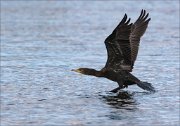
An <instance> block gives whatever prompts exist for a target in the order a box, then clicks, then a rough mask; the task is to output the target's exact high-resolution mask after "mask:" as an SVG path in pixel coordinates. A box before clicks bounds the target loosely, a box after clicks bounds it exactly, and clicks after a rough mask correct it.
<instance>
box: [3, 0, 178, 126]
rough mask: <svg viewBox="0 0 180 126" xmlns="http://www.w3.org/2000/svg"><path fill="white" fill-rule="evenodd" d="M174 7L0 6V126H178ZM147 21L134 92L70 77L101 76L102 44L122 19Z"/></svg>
mask: <svg viewBox="0 0 180 126" xmlns="http://www.w3.org/2000/svg"><path fill="white" fill-rule="evenodd" d="M178 3H179V2H178V1H151V2H150V0H149V1H139V2H135V1H127V2H126V1H110V2H105V1H98V2H97V1H96V2H93V1H86V2H83V1H75V2H74V1H66V2H65V1H58V2H55V1H50V0H49V1H48V0H47V1H29V2H27V1H14V2H13V1H1V125H2V126H8V125H20V126H26V125H39V126H40V125H70V126H96V125H101V126H102V125H103V126H106V125H107V126H119V125H125V126H140V125H142V126H152V125H153V126H156V125H160V126H162V125H166V126H178V125H179V116H180V115H179V18H180V17H179V4H178ZM141 9H146V10H147V11H148V12H149V13H150V17H151V21H150V24H149V27H148V29H147V31H146V33H145V35H144V36H143V38H142V39H141V45H140V50H139V55H138V58H137V61H136V63H135V67H134V71H133V74H134V75H136V76H137V77H139V78H140V79H141V80H144V81H148V82H151V83H152V84H153V85H154V87H155V88H156V90H157V92H156V93H148V92H146V91H143V90H142V89H140V88H138V87H137V86H136V85H134V86H130V87H129V88H128V89H125V90H124V91H123V92H120V93H119V94H112V93H109V92H108V91H109V90H111V89H113V88H116V87H117V83H115V82H112V81H109V80H107V79H103V78H95V77H90V76H83V75H80V74H77V73H74V72H72V71H71V69H74V68H79V67H92V68H96V69H101V68H102V67H103V66H104V64H105V62H106V58H107V57H106V49H105V45H104V43H103V42H104V39H105V38H106V37H107V36H108V35H109V34H110V33H111V32H112V30H113V29H114V28H115V27H116V25H117V24H118V23H119V21H120V20H121V19H122V17H123V15H124V13H127V14H128V16H129V17H131V18H132V22H134V21H135V20H136V19H137V17H138V16H139V14H140V11H141Z"/></svg>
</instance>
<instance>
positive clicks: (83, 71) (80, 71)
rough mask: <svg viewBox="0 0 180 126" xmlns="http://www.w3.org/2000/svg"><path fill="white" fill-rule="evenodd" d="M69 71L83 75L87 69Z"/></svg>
mask: <svg viewBox="0 0 180 126" xmlns="http://www.w3.org/2000/svg"><path fill="white" fill-rule="evenodd" d="M71 71H74V72H77V73H81V74H85V73H86V72H87V68H78V69H72V70H71Z"/></svg>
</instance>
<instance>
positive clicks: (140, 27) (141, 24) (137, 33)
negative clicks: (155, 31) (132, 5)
mask: <svg viewBox="0 0 180 126" xmlns="http://www.w3.org/2000/svg"><path fill="white" fill-rule="evenodd" d="M148 15H149V13H147V14H146V11H145V10H142V11H141V14H140V16H139V18H138V19H137V20H136V22H135V23H134V24H133V25H132V26H131V33H130V38H129V41H130V46H131V61H132V66H133V65H134V62H135V60H136V58H137V54H138V49H139V43H140V38H141V36H143V34H144V33H145V31H146V28H147V26H148V23H149V21H150V20H151V18H148ZM147 18H148V19H147Z"/></svg>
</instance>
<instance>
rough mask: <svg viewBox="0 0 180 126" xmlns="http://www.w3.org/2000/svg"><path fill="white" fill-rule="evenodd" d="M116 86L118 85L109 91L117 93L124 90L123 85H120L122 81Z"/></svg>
mask: <svg viewBox="0 0 180 126" xmlns="http://www.w3.org/2000/svg"><path fill="white" fill-rule="evenodd" d="M118 85H119V87H117V88H115V89H113V90H111V91H110V92H113V93H117V92H118V90H120V89H123V88H125V87H124V85H123V84H122V81H120V82H118Z"/></svg>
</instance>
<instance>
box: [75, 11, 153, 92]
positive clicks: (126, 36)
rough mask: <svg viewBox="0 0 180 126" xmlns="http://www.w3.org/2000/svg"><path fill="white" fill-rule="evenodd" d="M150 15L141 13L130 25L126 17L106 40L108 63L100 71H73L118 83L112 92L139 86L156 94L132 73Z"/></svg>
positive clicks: (80, 69) (84, 69)
mask: <svg viewBox="0 0 180 126" xmlns="http://www.w3.org/2000/svg"><path fill="white" fill-rule="evenodd" d="M148 15H149V13H146V11H145V10H142V11H141V14H140V16H139V18H138V19H137V20H136V21H135V23H130V20H131V19H130V18H128V17H127V14H125V15H124V17H123V19H122V20H121V22H120V23H119V24H118V26H117V27H116V28H115V29H114V30H113V32H112V33H111V34H110V35H109V36H108V37H107V38H106V39H105V42H104V43H105V45H106V49H107V56H108V58H107V62H106V64H105V66H104V68H102V69H101V70H100V71H98V70H95V69H90V68H79V69H72V71H75V72H78V73H81V74H85V75H92V76H96V77H105V78H107V79H110V80H112V81H115V82H117V83H118V85H119V87H117V88H115V89H113V90H112V91H111V92H115V93H116V92H117V91H118V90H120V89H123V88H125V87H128V85H133V84H137V85H138V86H139V87H140V88H142V89H144V90H147V91H151V92H154V91H155V89H154V87H153V86H152V85H151V84H150V83H148V82H143V81H140V80H139V79H138V78H137V77H135V76H134V75H132V74H131V73H130V72H132V69H133V66H134V63H135V60H136V57H137V54H138V48H139V43H140V38H141V37H142V36H143V34H144V33H145V31H146V28H147V26H148V23H149V21H150V20H151V18H148Z"/></svg>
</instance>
